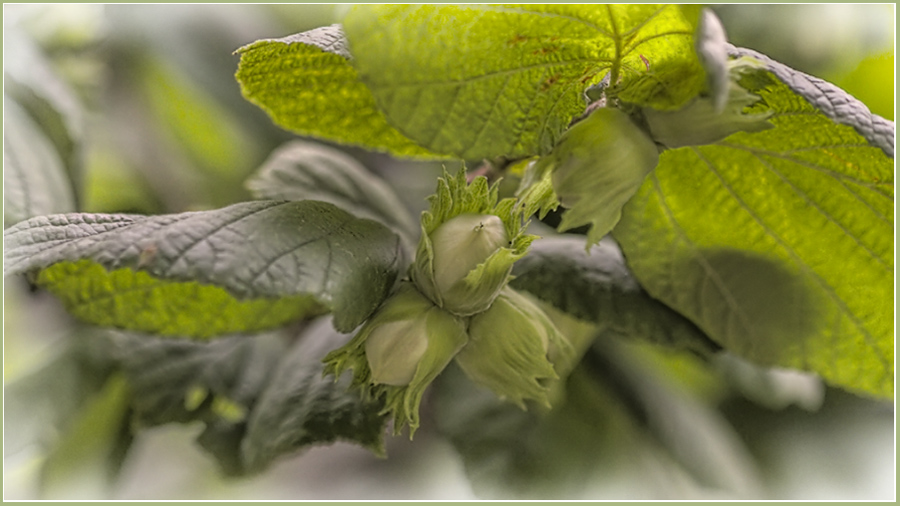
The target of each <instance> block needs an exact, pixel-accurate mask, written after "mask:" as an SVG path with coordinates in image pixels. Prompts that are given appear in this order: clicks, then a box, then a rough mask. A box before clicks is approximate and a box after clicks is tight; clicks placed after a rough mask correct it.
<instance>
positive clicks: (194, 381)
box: [110, 333, 287, 476]
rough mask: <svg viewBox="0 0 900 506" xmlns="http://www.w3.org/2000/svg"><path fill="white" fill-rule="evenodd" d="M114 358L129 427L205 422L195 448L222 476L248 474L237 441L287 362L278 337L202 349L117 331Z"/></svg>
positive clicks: (230, 341)
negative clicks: (129, 396)
mask: <svg viewBox="0 0 900 506" xmlns="http://www.w3.org/2000/svg"><path fill="white" fill-rule="evenodd" d="M110 335H111V338H112V339H113V345H114V346H113V352H112V354H113V356H114V357H115V359H116V361H117V364H118V366H119V368H120V369H121V371H122V372H123V373H124V374H125V377H126V378H127V379H128V382H129V385H130V386H131V389H132V391H133V393H134V400H133V401H132V409H133V412H134V415H133V421H132V424H133V425H134V426H136V427H148V426H150V427H152V426H157V425H163V424H167V423H189V422H202V423H203V424H204V430H203V432H202V433H201V434H200V435H199V436H198V439H197V441H198V443H199V444H200V446H201V447H203V448H204V449H205V450H207V451H208V452H209V453H210V454H212V456H213V457H215V459H216V462H217V463H218V464H219V467H220V468H221V469H222V471H223V472H224V473H225V474H226V475H230V476H237V475H242V474H244V473H245V472H246V468H245V466H244V464H243V461H242V459H241V456H240V443H241V440H242V438H243V436H244V433H245V432H246V426H247V417H248V416H249V413H250V410H251V409H253V406H254V405H255V404H256V402H257V399H258V397H259V395H260V392H261V391H262V390H263V389H264V388H265V387H266V385H267V384H268V382H269V380H270V378H271V376H272V373H273V370H274V369H275V367H276V366H277V365H278V363H279V361H280V360H281V359H282V357H283V356H284V353H285V351H286V348H287V346H286V344H285V342H284V339H283V336H281V335H277V334H265V335H258V336H254V337H253V338H247V337H227V338H222V339H217V340H215V341H211V342H206V343H201V342H195V341H183V340H171V339H160V338H156V337H153V336H146V335H139V334H126V333H114V334H110Z"/></svg>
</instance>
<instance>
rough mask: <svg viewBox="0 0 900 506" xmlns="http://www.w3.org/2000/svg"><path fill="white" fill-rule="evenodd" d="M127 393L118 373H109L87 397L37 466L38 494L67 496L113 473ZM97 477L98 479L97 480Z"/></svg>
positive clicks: (97, 487)
mask: <svg viewBox="0 0 900 506" xmlns="http://www.w3.org/2000/svg"><path fill="white" fill-rule="evenodd" d="M130 399H131V394H130V392H129V390H128V384H127V382H126V381H125V380H124V378H122V377H121V376H118V375H114V376H112V377H111V378H110V379H109V381H108V382H107V383H106V385H105V386H104V387H103V390H102V391H101V392H100V393H99V394H97V395H96V396H95V397H94V398H93V399H91V400H90V401H89V402H88V403H87V404H86V405H85V406H83V407H82V410H81V412H80V413H79V414H78V416H77V418H76V419H75V420H74V421H72V422H71V424H70V425H69V427H68V428H67V430H66V431H65V433H64V434H63V435H62V437H61V438H60V440H59V441H58V442H57V443H56V444H55V446H54V447H53V449H52V451H51V452H50V453H49V455H48V456H47V460H46V461H44V463H43V466H42V468H41V489H42V490H41V493H42V494H45V495H47V496H49V497H55V496H59V497H71V496H72V494H73V492H74V494H75V495H78V493H79V492H81V491H85V490H86V491H91V492H96V491H97V490H103V489H104V488H105V485H106V483H105V480H106V479H108V478H110V477H111V476H115V473H116V472H117V471H118V464H120V463H121V462H117V461H112V460H114V459H115V458H116V457H117V455H116V449H117V448H116V445H117V442H118V439H119V435H120V433H121V431H122V428H123V425H124V423H125V422H126V416H127V414H128V403H129V401H130ZM98 480H99V482H98Z"/></svg>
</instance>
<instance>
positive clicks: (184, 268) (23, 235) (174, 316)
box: [5, 201, 400, 337]
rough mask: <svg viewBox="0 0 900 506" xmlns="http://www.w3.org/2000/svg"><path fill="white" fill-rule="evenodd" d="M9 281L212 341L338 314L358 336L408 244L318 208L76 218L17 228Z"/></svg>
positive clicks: (93, 318) (286, 205)
mask: <svg viewBox="0 0 900 506" xmlns="http://www.w3.org/2000/svg"><path fill="white" fill-rule="evenodd" d="M5 240H6V248H7V250H6V258H5V269H6V273H7V274H12V273H25V272H34V271H39V272H38V273H37V277H36V280H37V282H38V284H40V285H43V286H46V287H47V288H48V289H50V290H51V291H53V292H54V293H55V294H56V295H57V296H58V297H60V298H61V299H62V300H63V301H64V302H65V303H66V305H67V307H68V308H69V309H70V311H72V312H73V313H75V314H76V315H77V316H78V317H79V318H82V319H84V320H86V321H88V322H92V323H96V324H99V325H106V326H115V327H120V328H127V329H133V330H141V331H146V332H154V333H162V334H167V335H187V336H194V337H209V336H212V335H215V334H219V333H225V332H247V331H253V330H259V329H263V328H268V327H274V326H278V325H281V324H284V323H286V322H288V321H291V320H296V319H298V318H302V317H306V316H314V315H316V314H321V313H323V312H325V311H327V310H329V309H330V310H331V311H333V312H334V314H335V325H336V326H337V327H338V328H339V329H342V330H345V331H349V330H352V329H353V328H355V327H356V326H357V325H359V324H360V323H361V322H362V321H363V320H365V319H366V318H367V317H368V315H369V314H370V313H371V312H372V311H374V309H375V308H376V307H377V306H378V304H380V303H381V301H382V299H383V298H384V297H385V296H386V294H387V293H388V291H389V290H390V288H391V286H392V285H393V282H394V279H395V278H396V275H397V270H398V265H397V264H398V259H399V255H400V251H399V239H398V237H397V236H396V235H394V234H393V233H391V232H390V231H389V230H387V229H386V228H385V227H384V226H382V225H380V224H378V223H375V222H373V221H370V220H360V219H357V218H355V217H353V216H352V215H350V214H348V213H346V212H345V211H342V210H340V209H338V208H336V207H334V206H333V205H331V204H327V203H324V202H316V201H303V202H274V201H263V202H250V203H243V204H236V205H233V206H230V207H226V208H223V209H219V210H215V211H201V212H191V213H182V214H174V215H161V216H135V215H89V214H69V215H53V216H47V217H37V218H33V219H31V220H29V221H26V222H23V223H20V224H19V225H17V226H15V227H13V228H11V229H9V230H7V233H6V235H5Z"/></svg>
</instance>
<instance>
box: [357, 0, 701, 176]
mask: <svg viewBox="0 0 900 506" xmlns="http://www.w3.org/2000/svg"><path fill="white" fill-rule="evenodd" d="M344 29H345V31H346V33H347V37H348V40H349V43H350V50H351V53H353V56H354V60H353V64H354V66H355V67H356V68H357V69H358V70H359V74H360V76H361V78H362V80H363V82H365V83H366V84H367V85H368V86H369V88H370V89H371V90H372V92H373V94H374V96H375V100H376V101H377V103H378V105H379V107H381V109H382V110H384V111H385V114H386V115H387V117H388V119H389V121H391V122H392V124H394V125H395V126H396V127H397V128H398V129H399V130H400V131H401V132H403V133H404V134H405V135H407V136H409V137H410V138H412V139H413V140H415V141H417V142H419V143H420V144H422V145H423V146H425V147H428V148H430V149H433V150H436V151H439V152H448V153H453V154H456V155H458V156H460V157H463V158H466V159H477V158H492V157H496V156H507V157H510V158H517V157H525V156H530V155H534V154H545V153H547V152H549V151H550V149H551V148H552V146H553V145H554V144H555V143H556V141H557V140H558V138H559V135H560V134H561V133H562V131H563V130H565V128H566V127H567V126H568V124H569V122H570V121H571V119H572V118H573V117H574V116H576V115H577V114H579V113H581V112H582V111H583V110H584V107H585V104H584V100H583V97H582V95H581V94H582V92H583V91H584V89H585V88H587V87H588V86H589V85H591V84H594V83H596V82H598V81H600V78H601V77H602V76H603V74H604V73H605V72H606V71H610V72H612V73H613V74H616V76H618V75H619V74H621V75H623V80H622V82H621V83H620V85H621V90H622V92H623V93H626V96H627V97H628V98H629V100H631V101H633V102H635V103H640V104H646V105H651V104H653V105H659V106H660V107H674V106H677V105H679V104H680V103H682V102H684V101H686V100H687V99H689V98H691V97H692V96H694V95H696V94H697V93H698V92H699V91H700V89H701V86H702V78H703V75H702V74H703V73H702V70H700V67H699V63H697V61H696V57H694V56H693V50H692V47H691V34H692V31H691V30H692V28H691V26H690V24H689V23H688V22H687V21H686V20H684V19H683V17H682V15H681V12H680V11H679V10H678V9H677V8H668V7H659V6H635V5H631V6H606V7H605V8H604V7H596V6H571V5H568V6H567V5H543V6H542V5H522V6H485V5H480V6H479V5H473V6H412V5H405V6H357V7H355V8H354V9H353V10H351V11H350V12H349V14H348V15H347V17H346V18H345V19H344ZM666 35H668V37H666ZM663 41H665V42H663ZM645 49H646V50H647V51H648V52H652V53H653V55H654V60H655V61H656V62H657V63H656V64H657V66H658V70H660V71H662V70H665V71H666V72H665V73H657V72H656V70H657V69H655V70H654V74H653V75H651V76H650V77H647V76H646V75H645V74H647V71H645V70H644V64H643V63H642V60H641V51H644V50H645ZM673 69H674V70H677V77H678V79H677V80H673V79H671V77H672V76H673V75H675V74H672V73H671V71H672V70H673ZM657 74H658V75H657ZM670 74H671V75H670ZM676 83H686V86H685V87H683V88H680V87H677V86H675V85H676ZM676 88H678V89H676Z"/></svg>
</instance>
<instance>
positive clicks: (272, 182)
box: [247, 141, 419, 246]
mask: <svg viewBox="0 0 900 506" xmlns="http://www.w3.org/2000/svg"><path fill="white" fill-rule="evenodd" d="M247 188H249V189H250V191H252V192H253V194H254V195H255V196H256V197H257V198H261V199H274V200H305V199H315V200H321V201H324V202H330V203H332V204H334V205H336V206H338V207H340V208H341V209H343V210H345V211H347V212H349V213H351V214H353V215H354V216H357V217H359V218H368V219H371V220H375V221H378V222H381V223H383V224H385V225H387V226H389V227H391V228H392V229H393V230H395V231H396V232H397V233H398V234H400V235H401V236H402V237H403V238H404V239H405V240H406V241H407V243H408V244H409V245H411V246H412V245H414V244H415V238H416V236H417V235H418V234H419V225H418V223H417V222H416V221H415V220H413V218H412V214H411V213H410V212H409V211H408V210H407V209H406V207H404V206H403V204H401V203H400V198H399V197H398V196H397V194H396V193H395V192H394V190H393V189H391V187H390V186H388V185H387V184H386V183H385V182H384V180H383V179H381V178H379V177H377V176H376V175H374V174H372V173H371V172H369V171H368V170H366V168H365V167H363V166H362V164H360V163H359V162H357V161H356V160H355V159H354V158H353V157H351V156H349V155H347V154H344V153H342V152H341V151H338V150H336V149H332V148H329V147H327V146H324V145H322V144H315V143H312V142H304V141H293V142H291V143H289V144H286V145H284V146H282V147H280V148H278V149H277V150H276V151H275V152H273V153H272V155H271V156H270V157H269V159H268V160H266V162H265V163H263V165H262V167H260V168H259V170H258V171H257V172H256V174H254V175H253V176H252V177H251V178H250V179H249V180H248V181H247Z"/></svg>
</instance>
